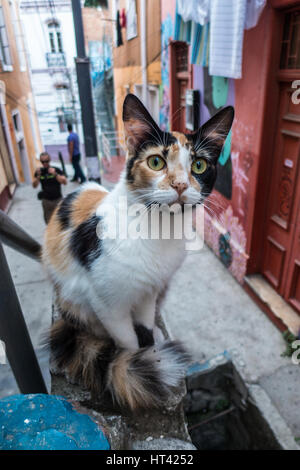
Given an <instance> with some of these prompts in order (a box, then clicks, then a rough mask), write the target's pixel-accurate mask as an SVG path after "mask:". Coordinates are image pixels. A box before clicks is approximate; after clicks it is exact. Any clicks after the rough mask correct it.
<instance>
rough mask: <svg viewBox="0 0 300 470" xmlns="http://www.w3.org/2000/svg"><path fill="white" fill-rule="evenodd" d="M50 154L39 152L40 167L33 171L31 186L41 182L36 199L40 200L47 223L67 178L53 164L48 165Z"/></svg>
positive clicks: (60, 196) (59, 198)
mask: <svg viewBox="0 0 300 470" xmlns="http://www.w3.org/2000/svg"><path fill="white" fill-rule="evenodd" d="M50 160H51V158H50V155H49V154H48V153H47V152H42V153H41V154H40V162H41V164H42V166H41V168H38V169H37V170H36V172H35V173H34V180H33V182H32V186H33V187H34V188H36V187H37V186H38V185H39V183H41V186H42V191H40V192H39V193H38V199H40V200H41V201H42V206H43V212H44V219H45V222H46V224H48V222H49V220H50V217H51V215H52V213H53V211H54V209H55V207H56V206H57V204H58V203H59V201H61V199H62V193H61V185H62V184H67V178H66V177H65V176H64V174H63V172H62V171H61V170H60V169H59V168H56V167H54V166H50Z"/></svg>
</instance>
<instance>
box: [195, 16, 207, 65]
mask: <svg viewBox="0 0 300 470" xmlns="http://www.w3.org/2000/svg"><path fill="white" fill-rule="evenodd" d="M190 60H191V64H197V65H202V66H203V67H207V66H208V63H209V23H206V24H205V25H204V26H202V25H200V24H197V23H194V22H193V24H192V34H191V58H190Z"/></svg>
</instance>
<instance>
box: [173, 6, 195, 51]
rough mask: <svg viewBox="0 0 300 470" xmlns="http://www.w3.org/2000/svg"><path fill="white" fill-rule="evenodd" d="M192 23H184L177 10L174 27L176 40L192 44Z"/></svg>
mask: <svg viewBox="0 0 300 470" xmlns="http://www.w3.org/2000/svg"><path fill="white" fill-rule="evenodd" d="M191 32H192V22H191V21H187V22H185V21H183V19H182V16H181V15H179V13H178V11H177V9H176V13H175V25H174V40H175V41H185V42H187V43H190V42H191Z"/></svg>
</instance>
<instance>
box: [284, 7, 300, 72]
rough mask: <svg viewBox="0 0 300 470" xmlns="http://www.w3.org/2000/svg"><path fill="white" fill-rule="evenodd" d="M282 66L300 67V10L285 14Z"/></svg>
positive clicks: (287, 67)
mask: <svg viewBox="0 0 300 470" xmlns="http://www.w3.org/2000/svg"><path fill="white" fill-rule="evenodd" d="M280 68H281V69H300V11H294V12H292V13H287V14H286V15H285V21H284V28H283V38H282V44H281V57H280Z"/></svg>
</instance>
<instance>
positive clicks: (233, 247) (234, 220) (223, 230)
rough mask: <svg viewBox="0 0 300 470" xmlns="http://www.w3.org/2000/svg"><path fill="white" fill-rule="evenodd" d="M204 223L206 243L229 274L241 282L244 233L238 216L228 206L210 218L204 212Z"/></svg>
mask: <svg viewBox="0 0 300 470" xmlns="http://www.w3.org/2000/svg"><path fill="white" fill-rule="evenodd" d="M205 217H206V218H207V220H206V221H205V224H204V236H205V241H206V243H207V244H208V245H209V246H210V247H211V248H212V250H213V251H214V252H215V253H216V254H217V255H218V256H219V258H220V260H221V261H222V263H223V264H224V265H225V266H226V268H228V270H229V271H230V272H231V274H232V275H233V276H234V277H235V278H236V279H237V280H238V281H239V282H243V279H244V276H245V274H246V265H247V255H246V234H245V231H244V228H243V226H242V224H241V223H240V221H239V219H238V217H236V216H234V214H233V209H232V207H231V205H230V206H228V207H227V209H226V210H225V211H223V212H222V213H221V214H220V216H219V217H218V219H217V218H214V219H211V218H210V217H209V215H208V214H207V213H206V214H205Z"/></svg>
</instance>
